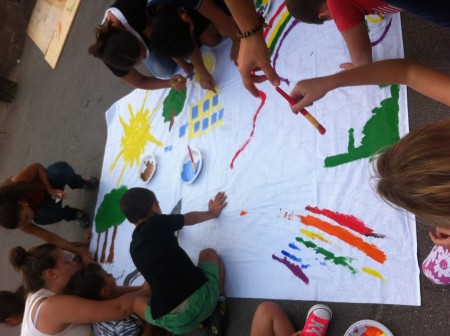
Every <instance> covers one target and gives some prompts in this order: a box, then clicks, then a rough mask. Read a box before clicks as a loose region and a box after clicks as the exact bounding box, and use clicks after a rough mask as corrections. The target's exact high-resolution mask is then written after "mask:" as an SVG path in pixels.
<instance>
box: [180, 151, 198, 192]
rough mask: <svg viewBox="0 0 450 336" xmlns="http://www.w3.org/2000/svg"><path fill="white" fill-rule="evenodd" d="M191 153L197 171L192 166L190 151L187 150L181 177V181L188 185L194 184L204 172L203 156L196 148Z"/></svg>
mask: <svg viewBox="0 0 450 336" xmlns="http://www.w3.org/2000/svg"><path fill="white" fill-rule="evenodd" d="M191 151H192V156H193V158H194V162H195V166H196V167H195V168H196V170H194V165H193V164H192V161H191V158H190V155H189V151H188V150H186V154H185V155H184V156H183V160H181V168H180V177H181V181H182V182H183V183H186V184H191V183H192V182H194V181H195V179H196V178H197V177H198V175H199V174H200V171H201V170H202V163H203V160H202V154H201V153H200V151H199V150H198V149H196V148H192V147H191Z"/></svg>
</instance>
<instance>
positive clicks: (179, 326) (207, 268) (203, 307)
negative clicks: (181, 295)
mask: <svg viewBox="0 0 450 336" xmlns="http://www.w3.org/2000/svg"><path fill="white" fill-rule="evenodd" d="M198 267H200V269H201V270H202V271H203V274H204V275H205V277H206V283H205V284H203V285H202V286H201V287H200V288H199V289H197V290H196V291H195V292H194V293H193V294H192V295H191V296H190V297H189V300H188V302H187V304H186V305H185V306H184V308H183V310H181V311H180V312H177V313H169V314H166V315H164V316H161V317H160V318H157V319H156V320H154V319H153V318H152V313H151V308H150V306H148V307H147V309H146V310H145V318H146V319H147V322H148V323H150V324H153V325H156V326H159V327H161V328H163V329H166V330H167V331H170V332H172V333H174V334H186V333H188V332H191V331H193V330H194V329H195V328H197V326H198V325H199V324H200V323H201V322H203V321H204V320H206V319H207V318H208V317H209V316H211V314H212V313H213V311H214V309H215V308H216V306H217V302H218V300H219V268H218V267H217V265H215V264H213V263H210V262H203V263H200V264H199V265H198Z"/></svg>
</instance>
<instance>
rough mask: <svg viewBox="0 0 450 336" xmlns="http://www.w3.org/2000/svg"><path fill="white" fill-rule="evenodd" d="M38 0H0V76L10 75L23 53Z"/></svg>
mask: <svg viewBox="0 0 450 336" xmlns="http://www.w3.org/2000/svg"><path fill="white" fill-rule="evenodd" d="M35 3H36V0H0V76H8V74H9V73H10V72H11V70H12V69H14V67H15V66H16V65H17V60H18V59H20V57H21V55H22V48H23V43H24V41H25V36H26V31H27V25H28V21H29V19H30V17H31V13H32V12H33V8H34V5H35Z"/></svg>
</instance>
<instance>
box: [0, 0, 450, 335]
mask: <svg viewBox="0 0 450 336" xmlns="http://www.w3.org/2000/svg"><path fill="white" fill-rule="evenodd" d="M108 5H109V2H103V1H83V2H82V4H81V7H80V10H79V13H78V15H77V17H76V20H75V23H74V25H73V28H72V31H71V33H70V35H69V37H68V40H67V44H66V47H65V49H64V51H63V53H62V56H61V58H60V61H59V64H58V66H57V68H56V70H52V69H51V68H50V67H49V66H48V64H47V63H46V62H45V61H44V58H43V56H42V54H41V53H40V51H39V50H38V49H37V47H36V46H35V45H34V44H33V42H32V41H31V40H29V39H27V41H26V43H25V47H24V52H23V56H22V58H21V60H20V64H19V66H18V67H17V69H16V70H15V72H14V73H13V74H12V76H11V77H12V79H14V80H16V81H17V82H18V84H19V91H18V95H17V97H16V100H15V102H14V103H13V104H11V105H9V106H0V157H1V165H0V180H3V179H5V178H7V177H8V176H10V175H11V174H13V173H15V172H17V171H18V170H20V169H21V168H23V167H24V166H26V165H28V164H29V163H31V162H41V163H43V164H44V165H46V164H49V163H52V162H53V161H55V160H65V161H68V162H69V163H71V164H72V165H73V166H74V168H75V169H76V170H77V171H78V172H79V173H81V174H82V175H84V176H86V177H87V176H99V175H100V171H101V165H102V158H103V150H104V144H105V141H106V127H105V126H106V125H105V118H104V113H105V111H106V110H107V109H108V108H109V107H110V106H111V104H113V103H114V102H115V101H116V100H118V99H119V98H121V97H123V96H124V95H126V94H127V93H129V92H130V91H132V88H131V87H129V86H128V85H126V84H123V83H122V82H121V81H120V80H116V79H115V78H114V77H113V76H112V74H111V73H110V71H109V70H108V69H107V68H106V67H105V66H103V64H102V63H101V62H100V61H98V60H96V59H94V58H93V57H91V56H89V55H88V54H87V52H86V50H87V48H88V46H89V45H90V44H91V43H92V42H93V41H94V34H93V29H94V27H95V26H96V25H97V24H98V23H99V21H100V20H101V17H102V15H103V12H104V10H105V9H106V8H107V7H108ZM402 20H403V34H404V35H403V37H404V44H405V55H406V57H407V58H409V59H412V60H415V61H418V62H421V63H423V64H426V65H429V66H431V67H433V68H435V69H438V70H441V71H444V72H447V73H450V30H444V29H441V28H438V27H435V26H433V25H431V24H429V23H427V22H423V21H422V20H419V19H417V18H415V17H412V16H411V15H408V14H402ZM408 104H409V115H410V127H411V129H414V128H416V127H418V126H420V125H424V124H427V123H430V122H433V121H436V120H440V119H443V118H447V117H448V116H450V108H449V107H446V106H443V105H442V104H439V103H436V102H433V101H430V100H429V99H427V98H425V97H423V96H421V95H420V94H417V93H415V92H412V91H411V90H409V92H408ZM449 150H450V149H449ZM68 203H69V204H72V205H75V206H78V207H80V208H83V209H85V210H86V211H88V212H89V213H90V214H93V211H94V207H95V203H96V195H95V193H92V192H87V191H73V192H70V193H69V199H68ZM49 228H50V229H51V230H52V231H55V232H57V233H59V234H61V235H62V236H63V237H66V238H69V239H71V240H74V241H75V240H81V239H83V237H84V234H85V232H84V231H83V230H81V229H80V228H79V227H78V225H77V224H75V223H74V224H73V225H70V224H69V225H67V224H56V225H52V226H50V227H49ZM428 230H429V228H428V227H426V226H425V225H422V223H418V237H419V243H418V255H419V262H422V260H423V259H424V258H425V257H426V255H427V254H428V252H429V251H430V249H431V246H432V244H431V241H430V240H429V238H428V235H427V231H428ZM40 243H42V241H39V240H38V239H35V238H33V237H29V236H28V235H25V234H23V233H21V232H6V231H4V230H2V231H1V235H0V244H1V245H0V246H1V252H2V253H1V254H2V256H1V267H2V270H3V271H2V272H1V273H2V274H1V276H0V289H7V290H14V289H15V288H16V287H17V286H18V284H19V282H20V277H19V276H18V274H17V273H16V272H14V270H13V269H12V267H11V266H10V264H9V262H8V252H9V250H10V249H11V248H12V247H14V246H17V245H22V246H24V247H25V248H29V247H32V246H34V245H38V244H40ZM421 291H422V306H421V307H407V306H393V305H371V304H346V303H329V306H330V307H331V308H332V309H333V312H334V316H333V322H332V324H331V326H330V329H329V333H328V335H342V334H343V333H344V331H345V330H346V329H347V327H348V326H350V325H351V324H352V323H353V322H355V321H358V320H361V319H375V320H378V321H380V322H382V323H384V324H385V325H386V326H388V327H389V329H391V331H392V332H393V333H394V334H395V335H448V334H450V332H449V331H448V329H449V322H448V320H449V319H448V312H449V311H450V300H449V298H450V293H449V288H447V287H439V286H435V285H432V284H431V283H429V282H428V281H427V280H425V279H424V277H423V276H421ZM348 295H351V293H348ZM260 301H262V300H248V299H228V301H227V303H228V332H227V335H233V336H241V335H248V334H249V331H250V323H251V319H252V316H253V313H254V311H255V308H256V306H257V304H258V303H259V302H260ZM279 304H280V305H281V306H282V307H283V308H284V309H285V310H286V312H287V313H288V315H289V316H290V317H291V319H292V321H293V323H294V324H295V325H296V326H297V327H298V328H300V327H301V326H302V324H303V322H304V319H305V316H306V313H307V311H308V309H309V307H310V306H311V305H313V304H314V302H305V301H279ZM0 334H1V335H6V336H7V335H19V329H17V328H15V329H13V330H11V329H10V330H7V329H5V328H0ZM194 334H195V335H197V334H198V335H200V334H201V333H200V332H195V333H193V335H194Z"/></svg>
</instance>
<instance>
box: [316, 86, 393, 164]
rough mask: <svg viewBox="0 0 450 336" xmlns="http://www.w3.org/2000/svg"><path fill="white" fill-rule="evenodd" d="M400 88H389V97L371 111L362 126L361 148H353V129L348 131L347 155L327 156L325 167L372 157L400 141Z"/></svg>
mask: <svg viewBox="0 0 450 336" xmlns="http://www.w3.org/2000/svg"><path fill="white" fill-rule="evenodd" d="M399 95H400V86H399V85H392V86H391V97H390V98H387V99H385V100H383V101H382V102H381V106H379V107H376V108H374V109H373V110H372V117H371V118H370V119H369V120H368V121H367V122H366V124H365V125H364V128H363V131H362V133H363V134H364V136H363V138H362V140H361V146H359V147H355V139H354V136H353V134H354V129H353V128H350V129H349V131H348V133H349V134H348V153H343V154H338V155H334V156H329V157H327V158H326V159H325V167H327V168H330V167H336V166H339V165H342V164H345V163H349V162H351V161H356V160H359V159H365V158H370V157H372V156H373V155H374V154H375V153H377V152H379V151H384V150H385V149H387V148H388V147H389V146H391V145H393V144H395V143H396V142H397V141H398V140H399V139H400V134H399V131H398V123H399V119H398V112H399V106H398V99H399Z"/></svg>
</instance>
